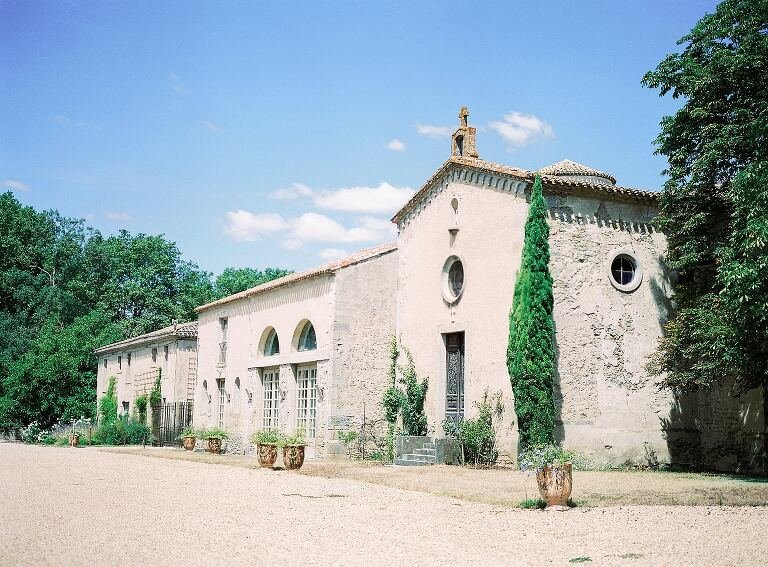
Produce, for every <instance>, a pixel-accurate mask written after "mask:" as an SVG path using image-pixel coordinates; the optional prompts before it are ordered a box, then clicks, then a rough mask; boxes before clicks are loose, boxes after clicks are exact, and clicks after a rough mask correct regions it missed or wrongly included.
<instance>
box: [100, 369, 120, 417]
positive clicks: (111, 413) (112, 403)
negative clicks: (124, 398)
mask: <svg viewBox="0 0 768 567" xmlns="http://www.w3.org/2000/svg"><path fill="white" fill-rule="evenodd" d="M115 382H117V378H115V377H114V376H110V378H109V384H108V385H107V393H106V394H104V396H102V398H101V399H100V400H99V417H100V419H101V424H102V425H107V424H110V423H113V422H114V421H115V420H117V395H116V394H115Z"/></svg>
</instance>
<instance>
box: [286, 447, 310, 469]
mask: <svg viewBox="0 0 768 567" xmlns="http://www.w3.org/2000/svg"><path fill="white" fill-rule="evenodd" d="M304 447H305V446H304V445H286V446H285V447H283V463H284V464H285V468H286V469H287V470H289V471H290V470H297V469H300V468H301V465H303V464H304Z"/></svg>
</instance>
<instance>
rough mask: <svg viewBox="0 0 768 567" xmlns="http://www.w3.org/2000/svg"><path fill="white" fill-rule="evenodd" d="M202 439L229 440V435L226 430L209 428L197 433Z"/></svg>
mask: <svg viewBox="0 0 768 567" xmlns="http://www.w3.org/2000/svg"><path fill="white" fill-rule="evenodd" d="M199 433H200V437H201V438H202V439H221V440H224V439H229V433H228V432H227V430H226V429H222V428H221V427H209V428H207V429H201V430H200V431H199Z"/></svg>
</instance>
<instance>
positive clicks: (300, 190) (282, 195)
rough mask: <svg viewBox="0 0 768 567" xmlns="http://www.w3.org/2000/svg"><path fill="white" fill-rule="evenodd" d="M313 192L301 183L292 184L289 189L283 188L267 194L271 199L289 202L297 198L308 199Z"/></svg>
mask: <svg viewBox="0 0 768 567" xmlns="http://www.w3.org/2000/svg"><path fill="white" fill-rule="evenodd" d="M313 193H314V191H312V189H311V188H310V187H307V186H306V185H304V184H303V183H294V184H293V185H291V186H290V187H284V188H282V189H278V190H277V191H273V192H272V193H270V194H269V196H270V197H272V198H273V199H281V200H289V199H298V198H299V197H310V196H311V195H312V194H313Z"/></svg>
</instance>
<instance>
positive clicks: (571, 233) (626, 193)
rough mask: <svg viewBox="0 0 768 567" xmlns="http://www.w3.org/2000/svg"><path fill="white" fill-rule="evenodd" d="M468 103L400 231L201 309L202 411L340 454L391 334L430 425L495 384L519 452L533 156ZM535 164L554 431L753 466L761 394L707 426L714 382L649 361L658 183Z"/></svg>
mask: <svg viewBox="0 0 768 567" xmlns="http://www.w3.org/2000/svg"><path fill="white" fill-rule="evenodd" d="M468 114H469V113H468V112H467V110H466V108H463V109H462V110H461V112H460V116H459V118H460V121H459V127H458V129H457V130H456V132H455V133H454V134H453V136H452V141H451V156H450V158H449V159H448V160H447V161H446V162H445V163H443V164H442V165H441V166H440V167H439V168H438V169H437V171H436V172H435V173H434V174H433V175H432V176H431V177H430V178H429V179H428V180H427V181H426V182H425V183H424V185H423V186H422V187H421V189H420V190H419V191H418V192H417V193H416V194H415V195H414V196H413V198H411V199H410V200H409V201H408V202H407V203H406V204H405V205H404V206H403V207H402V208H401V209H400V210H399V211H398V212H397V213H396V214H395V216H394V217H393V219H392V221H393V222H394V223H395V224H396V225H397V228H398V239H397V242H395V243H392V244H388V245H384V246H380V247H377V248H373V249H369V250H364V251H361V252H359V253H357V254H355V255H353V256H351V257H349V258H347V259H344V260H342V261H339V262H334V263H331V264H327V265H324V266H320V267H318V268H315V269H312V270H307V271H305V272H301V273H296V274H292V275H289V276H286V277H284V278H281V279H278V280H275V281H272V282H269V283H267V284H264V285H261V286H258V287H255V288H252V289H249V290H246V291H244V292H241V293H238V294H236V295H232V296H230V297H226V298H224V299H221V300H218V301H215V302H213V303H209V304H207V305H203V306H201V307H199V308H198V313H199V330H198V380H197V386H196V391H195V396H194V399H195V405H194V407H195V409H194V412H195V413H194V421H195V425H197V426H206V425H209V426H210V425H220V426H223V427H225V428H227V429H229V430H230V431H231V432H233V433H235V435H236V436H239V437H240V438H241V439H247V438H248V437H249V436H250V434H251V433H252V432H253V431H254V430H256V429H260V428H264V427H279V428H281V429H284V430H288V431H293V430H294V429H296V428H299V427H301V428H303V429H305V430H306V432H307V435H308V437H309V440H310V445H309V450H308V452H309V455H310V456H311V455H314V456H317V457H328V456H331V455H333V454H337V453H339V446H340V445H339V442H338V439H337V432H338V431H339V430H352V429H357V428H359V426H360V423H361V421H362V419H363V413H364V412H365V415H366V418H367V419H371V418H375V417H381V415H382V408H381V407H380V400H381V395H382V393H383V392H384V390H385V389H386V387H387V386H388V385H389V376H388V368H389V343H390V338H391V337H392V336H393V335H396V336H397V337H398V338H399V339H400V341H401V343H402V345H404V346H405V347H407V348H408V349H409V350H410V351H411V353H412V354H413V358H414V361H415V365H416V370H417V372H418V374H419V376H420V377H428V378H429V390H428V395H427V403H426V411H427V415H428V419H429V427H430V430H431V432H432V433H433V434H434V435H436V436H441V435H442V427H441V423H442V422H443V420H444V419H446V418H454V419H456V418H461V417H463V416H472V415H473V413H474V412H475V408H474V406H473V403H474V402H476V401H477V400H478V399H479V398H480V397H481V396H482V395H483V392H484V391H486V390H489V391H491V392H495V391H500V392H502V395H503V399H504V402H505V404H506V415H505V417H504V421H503V429H502V439H501V440H500V442H501V446H502V451H503V452H506V453H507V454H509V455H511V456H513V457H514V455H515V454H516V448H517V430H516V425H515V414H514V404H513V399H512V389H511V386H510V380H509V376H508V373H507V367H506V349H507V337H508V326H509V323H508V314H509V311H510V308H511V305H512V297H513V291H514V286H515V277H516V273H517V270H518V268H519V267H520V262H521V252H522V247H523V239H524V225H525V220H526V216H527V213H528V201H527V200H528V197H529V193H530V188H531V185H532V183H533V179H534V174H535V173H536V172H532V171H527V170H524V169H519V168H516V167H509V166H505V165H500V164H496V163H490V162H487V161H484V160H482V159H480V158H479V156H478V151H477V147H476V130H475V128H473V127H471V126H469V124H468ZM538 173H539V174H541V178H542V183H543V188H544V194H545V197H546V199H547V202H548V205H549V225H550V231H551V234H550V249H551V263H550V270H551V272H552V276H553V278H554V298H555V307H554V318H555V327H556V352H557V375H556V391H555V398H556V407H557V411H558V415H557V424H558V431H557V435H558V438H559V439H560V440H562V442H563V444H564V445H565V446H567V447H569V448H573V449H576V450H579V451H582V452H585V453H587V454H590V455H592V456H593V457H594V458H595V459H597V460H600V461H604V462H610V463H614V464H620V463H625V462H627V461H633V462H640V463H645V462H652V461H653V460H654V459H655V460H658V461H660V462H668V461H670V459H671V458H674V459H676V460H683V461H686V460H687V461H688V464H699V465H701V464H704V465H705V466H710V467H711V468H718V467H720V468H723V467H724V468H735V467H740V466H741V467H747V468H748V467H749V466H754V464H755V463H754V456H755V455H756V454H758V453H757V452H755V447H756V443H759V439H760V431H761V430H762V429H761V428H764V427H765V425H764V421H765V419H764V413H760V410H758V411H756V412H752V413H749V414H748V418H744V415H745V414H744V408H745V404H746V406H749V407H757V406H754V405H752V406H750V404H752V400H751V398H750V399H746V398H738V399H737V398H733V399H732V402H728V403H726V404H724V405H723V407H724V408H725V409H723V410H722V411H721V413H719V414H718V415H719V416H720V417H719V418H718V420H717V421H718V423H720V424H721V425H719V426H718V427H714V428H712V431H714V433H702V431H701V429H700V428H698V425H697V424H698V423H700V422H701V420H702V419H703V420H705V421H706V419H707V416H708V415H711V411H710V409H711V408H710V402H711V401H712V397H711V396H710V397H707V396H698V397H697V396H694V397H693V398H688V399H687V400H678V399H675V398H674V397H673V396H672V394H670V393H669V392H667V391H660V390H659V389H658V388H657V386H656V383H655V380H654V379H653V378H652V377H650V376H649V375H648V373H647V372H646V370H645V364H646V362H647V356H648V355H649V354H650V353H651V352H652V351H653V349H654V348H655V346H656V341H657V338H658V337H660V336H661V333H662V325H663V324H664V322H665V321H666V319H667V317H668V316H669V313H670V308H671V300H670V297H671V288H670V277H671V276H670V274H669V273H667V272H666V271H665V269H664V267H663V265H662V264H661V262H660V259H661V257H662V255H663V254H664V252H665V250H666V242H665V238H664V235H663V234H661V233H659V232H658V231H656V230H654V228H653V227H652V226H651V221H652V219H653V218H654V216H655V215H656V213H657V193H655V192H651V191H644V190H639V189H632V188H627V187H622V186H619V185H617V184H616V180H615V179H614V177H613V176H611V175H610V174H608V173H605V172H602V171H598V170H596V169H593V168H591V167H587V166H584V165H580V164H578V163H574V162H572V161H569V160H563V161H561V162H558V163H556V164H553V165H551V166H548V167H544V168H542V169H540V170H539V171H538ZM724 397H726V396H724ZM753 397H754V398H755V399H758V398H759V395H758V394H757V393H755V395H754V396H753ZM683 406H685V407H686V408H687V409H686V411H684V412H683V411H681V407H683ZM697 428H698V429H697ZM734 428H741V430H742V433H740V434H739V435H740V436H739V437H738V440H734V439H733V435H732V431H733V430H734ZM745 431H746V433H744V432H745ZM718 447H719V449H717V450H715V449H716V448H718ZM723 447H724V448H723ZM676 448H677V449H676ZM678 449H679V450H678ZM706 459H709V461H706ZM750 463H751V465H750Z"/></svg>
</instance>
